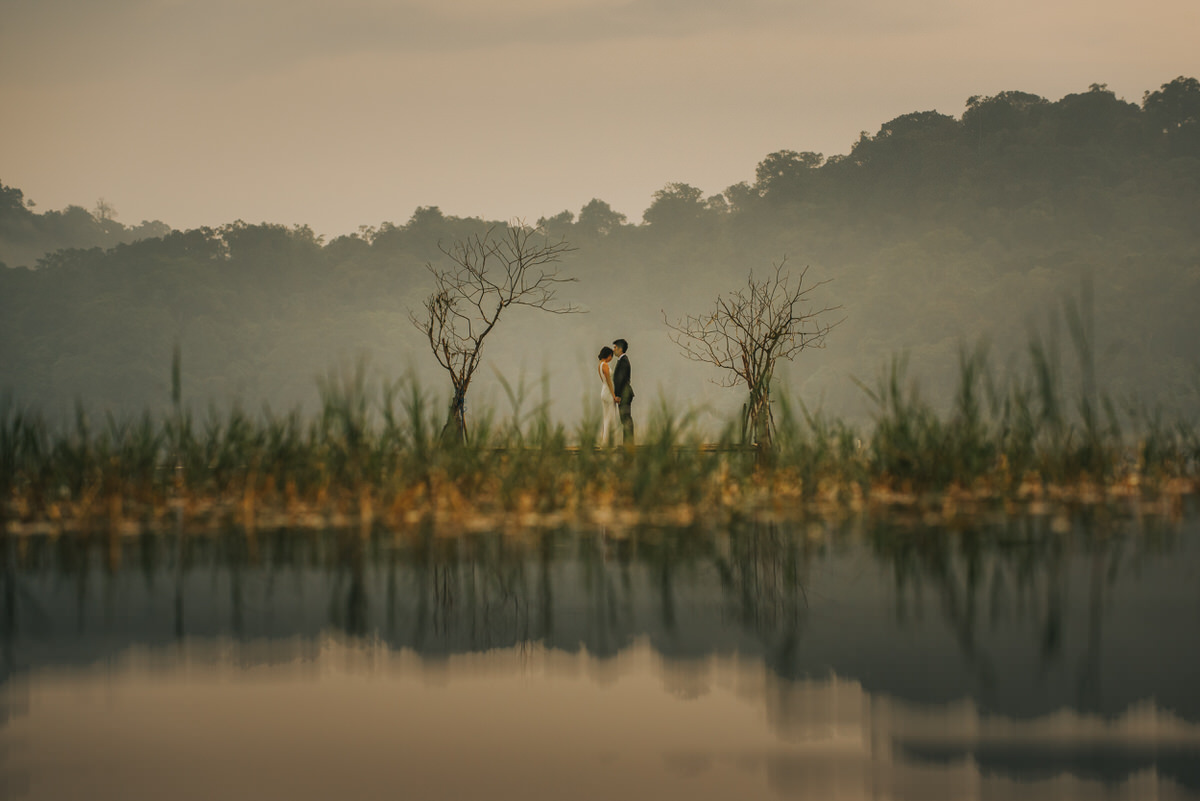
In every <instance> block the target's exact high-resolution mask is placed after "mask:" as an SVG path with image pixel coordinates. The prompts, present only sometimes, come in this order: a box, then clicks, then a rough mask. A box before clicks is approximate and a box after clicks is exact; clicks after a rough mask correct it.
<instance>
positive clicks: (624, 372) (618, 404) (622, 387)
mask: <svg viewBox="0 0 1200 801" xmlns="http://www.w3.org/2000/svg"><path fill="white" fill-rule="evenodd" d="M628 350H629V343H628V342H626V341H625V340H623V339H617V340H614V341H613V343H612V347H611V348H610V347H603V348H601V349H600V365H599V372H600V383H601V387H600V409H601V417H600V444H602V445H607V444H608V438H609V436H610V432H612V431H614V430H616V427H617V417H618V415H619V416H620V418H621V432H622V441H623V443H624V445H625V447H626V448H632V447H633V411H632V408H633V385H632V384H630V383H629V379H630V367H629V357H628V356H626V355H625V353H626V351H628ZM614 358H615V359H616V360H617V363H616V365H612V366H611V367H610V363H611V362H612V360H613V359H614Z"/></svg>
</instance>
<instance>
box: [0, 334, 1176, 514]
mask: <svg viewBox="0 0 1200 801" xmlns="http://www.w3.org/2000/svg"><path fill="white" fill-rule="evenodd" d="M1032 352H1033V356H1034V359H1033V368H1034V369H1033V370H1032V371H1031V375H1030V376H1027V377H1018V378H1016V379H1009V380H1007V381H1004V382H1001V381H997V380H995V378H994V376H992V375H991V374H990V373H989V371H988V368H987V365H986V359H985V357H984V355H983V354H982V353H981V352H979V351H976V352H973V353H972V352H966V351H964V353H963V355H962V357H961V359H960V365H959V366H960V382H959V390H958V392H957V395H956V398H955V403H954V406H953V408H952V409H951V410H949V411H948V412H945V413H942V414H939V413H936V412H935V411H934V410H933V408H932V407H931V406H930V404H929V403H927V402H926V401H924V400H923V399H922V398H921V396H920V394H919V392H918V391H917V389H916V388H915V386H913V385H912V384H911V383H909V382H907V381H906V380H905V376H904V363H903V360H902V359H895V360H893V361H892V363H891V364H890V365H889V366H888V367H887V368H886V369H885V370H884V371H883V372H882V373H881V375H880V378H879V381H878V383H877V386H876V387H874V388H866V387H865V388H864V389H866V391H867V394H868V396H869V397H870V398H871V399H872V401H873V403H874V404H875V414H874V421H873V423H872V424H871V425H870V426H867V427H864V428H862V429H861V430H860V429H859V428H856V427H854V426H851V425H849V424H847V423H845V422H844V421H842V420H839V419H836V418H830V417H828V416H826V415H824V414H822V413H816V412H811V411H809V410H808V409H806V408H805V407H804V406H803V405H799V404H794V403H791V402H789V401H788V400H787V399H783V400H780V401H778V406H777V408H778V415H777V419H778V420H779V430H778V434H777V436H776V438H775V448H774V449H773V450H772V451H770V452H769V453H762V452H758V451H756V450H755V449H753V448H748V447H743V446H741V445H740V444H739V443H738V441H737V439H738V438H737V436H736V435H735V428H736V426H735V425H733V424H730V425H729V426H727V427H726V429H725V430H724V432H722V433H721V434H719V435H718V436H716V437H712V436H709V437H704V436H702V435H701V433H700V432H699V431H698V428H697V426H696V425H695V417H696V416H695V415H694V414H693V413H692V412H690V411H684V412H676V411H673V410H671V409H667V408H665V407H663V406H660V407H658V408H655V409H653V410H652V411H651V414H650V416H649V421H648V425H645V426H643V428H644V429H645V433H644V434H643V436H642V437H641V438H640V442H641V444H640V445H639V447H638V448H637V449H636V450H635V451H633V452H626V451H625V450H623V449H609V448H598V447H596V437H597V433H598V421H597V420H595V419H594V417H592V416H586V415H585V418H584V420H583V421H582V422H581V423H579V424H578V425H577V426H575V427H574V428H573V429H571V430H568V429H567V428H566V427H565V426H564V425H562V424H561V423H556V422H554V421H552V420H551V419H550V418H549V416H548V415H547V414H546V411H545V408H544V407H540V408H535V409H534V410H532V411H530V412H528V413H525V412H523V411H522V409H521V406H522V399H521V398H517V397H512V406H513V408H512V413H511V415H510V416H509V417H508V418H506V420H505V421H503V422H501V423H496V415H495V413H494V411H493V410H484V411H483V412H480V413H477V414H476V415H475V418H474V420H473V426H472V433H471V443H470V444H468V445H466V446H443V445H441V444H440V443H439V439H438V436H437V434H438V432H439V431H440V428H441V422H442V412H443V407H442V405H441V404H439V403H436V402H434V401H432V400H431V399H430V398H429V396H427V395H426V394H425V393H423V392H422V390H421V388H420V387H419V386H418V385H417V384H416V382H415V381H412V380H401V381H397V382H396V383H394V384H391V385H387V386H385V387H384V388H383V391H382V394H381V397H379V398H378V399H372V398H371V397H369V393H368V391H367V390H366V387H365V381H364V379H363V375H362V371H361V370H360V371H359V372H358V373H357V374H355V375H354V376H350V377H345V378H343V379H341V380H328V381H324V382H321V408H320V410H319V412H318V413H317V414H316V415H315V416H313V417H311V418H304V417H302V416H301V414H300V413H299V412H298V411H293V412H289V413H286V414H274V413H271V412H270V411H264V412H263V413H261V414H260V415H258V416H250V415H248V414H246V413H244V412H243V411H242V410H241V409H240V408H238V407H233V408H231V409H230V410H229V411H227V412H226V413H224V414H222V413H220V412H218V411H217V410H210V412H209V414H208V416H207V417H206V418H205V419H203V420H197V419H196V418H195V417H194V415H193V414H192V413H191V412H190V411H189V410H187V409H186V408H184V407H183V406H182V405H181V404H177V405H176V408H175V410H174V412H171V413H168V414H165V415H162V416H160V417H157V418H156V417H154V416H152V415H150V414H149V413H146V414H143V415H142V416H141V417H139V418H137V419H135V420H116V419H113V418H111V417H110V418H108V419H107V420H106V421H105V424H104V425H102V426H100V427H97V428H93V427H92V425H91V423H90V421H89V420H88V419H87V418H86V416H85V415H83V414H82V413H79V414H78V415H77V417H76V420H75V423H74V426H73V427H71V428H70V429H67V430H61V431H56V430H53V429H52V428H51V427H50V426H49V425H48V424H47V422H46V421H45V420H44V418H43V417H42V416H40V415H39V414H37V413H36V412H31V411H28V410H24V409H21V408H19V407H18V406H16V405H15V404H13V403H12V402H11V401H6V402H3V403H0V492H2V495H0V497H2V499H3V502H2V503H0V522H2V523H3V531H4V532H5V533H9V534H16V535H20V534H25V533H35V532H40V533H51V534H53V533H61V532H74V531H92V530H104V531H110V532H118V533H137V532H140V531H144V530H150V529H162V528H166V527H181V526H182V527H186V528H188V529H192V530H205V529H213V528H220V527H227V526H230V525H236V526H242V527H244V528H246V529H254V528H276V527H304V528H312V527H318V528H321V527H330V526H333V527H342V526H358V527H371V526H375V525H385V526H390V527H394V528H408V527H413V526H419V525H425V524H428V523H430V522H432V523H433V524H435V525H436V526H438V527H439V528H442V529H446V530H451V531H471V530H485V529H490V530H495V529H503V530H509V529H520V528H529V527H554V526H561V525H571V524H586V525H600V526H614V527H624V526H633V525H640V524H656V525H693V524H697V523H717V524H719V523H721V522H725V521H730V520H734V519H743V518H767V519H799V518H804V517H807V516H812V515H818V516H823V517H830V516H835V517H836V516H846V515H880V514H887V515H890V516H894V517H896V518H897V519H908V520H913V521H917V522H930V523H948V522H949V523H953V522H954V521H966V520H970V519H973V518H980V517H989V516H1013V515H1023V514H1033V515H1049V516H1051V517H1052V518H1054V519H1055V520H1060V519H1061V518H1062V517H1063V516H1064V515H1070V514H1073V513H1074V512H1076V511H1078V510H1081V509H1104V510H1107V511H1112V512H1115V513H1120V514H1139V515H1140V514H1162V515H1170V516H1177V515H1179V514H1181V513H1182V511H1183V510H1184V508H1185V507H1186V506H1187V505H1188V499H1189V498H1192V497H1193V496H1195V495H1196V494H1197V492H1200V428H1197V426H1196V425H1195V424H1194V423H1192V422H1191V421H1186V420H1174V421H1165V420H1163V419H1162V417H1161V416H1160V415H1155V414H1150V413H1142V412H1137V411H1136V410H1134V411H1129V412H1126V413H1125V414H1124V415H1122V414H1118V413H1117V412H1116V411H1115V408H1114V405H1113V404H1112V403H1110V402H1109V401H1108V400H1107V399H1105V398H1102V397H1099V396H1098V395H1097V394H1096V393H1095V392H1094V390H1090V389H1089V391H1088V392H1087V393H1081V394H1080V395H1079V397H1078V398H1076V399H1075V400H1074V402H1073V403H1067V402H1066V401H1065V400H1064V397H1063V396H1064V393H1063V392H1062V390H1061V388H1060V382H1059V381H1058V380H1057V378H1056V372H1055V370H1054V369H1052V365H1051V363H1050V362H1049V361H1048V360H1046V359H1044V358H1043V359H1042V360H1041V361H1039V359H1038V352H1037V350H1036V349H1033V351H1032Z"/></svg>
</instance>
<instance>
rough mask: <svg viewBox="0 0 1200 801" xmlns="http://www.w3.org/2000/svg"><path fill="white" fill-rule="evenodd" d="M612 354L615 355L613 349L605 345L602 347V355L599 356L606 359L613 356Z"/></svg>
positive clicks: (602, 359)
mask: <svg viewBox="0 0 1200 801" xmlns="http://www.w3.org/2000/svg"><path fill="white" fill-rule="evenodd" d="M612 355H613V349H612V348H610V347H609V346H608V345H605V346H604V347H603V348H601V349H600V356H599V357H598V358H599V359H600V360H601V361H604V360H605V359H607V358H608V357H609V356H612Z"/></svg>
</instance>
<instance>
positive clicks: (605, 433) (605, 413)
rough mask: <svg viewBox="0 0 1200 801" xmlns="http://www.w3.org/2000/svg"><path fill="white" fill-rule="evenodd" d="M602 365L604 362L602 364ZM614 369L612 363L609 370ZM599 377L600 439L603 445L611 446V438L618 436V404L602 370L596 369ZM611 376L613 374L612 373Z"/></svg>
mask: <svg viewBox="0 0 1200 801" xmlns="http://www.w3.org/2000/svg"><path fill="white" fill-rule="evenodd" d="M600 364H601V365H603V364H604V362H600ZM611 369H612V366H611V363H610V366H609V370H611ZM596 373H597V375H599V376H600V439H599V442H600V444H601V445H611V444H612V443H611V441H610V437H614V436H616V432H617V430H618V428H619V426H618V420H617V404H615V403H613V395H612V390H610V389H609V388H608V383H607V382H606V381H605V380H604V373H603V371H602V368H599V367H598V368H597V369H596ZM610 376H611V373H610Z"/></svg>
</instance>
